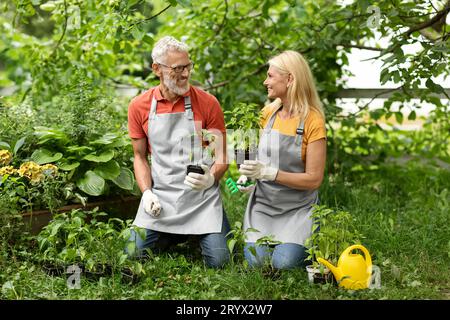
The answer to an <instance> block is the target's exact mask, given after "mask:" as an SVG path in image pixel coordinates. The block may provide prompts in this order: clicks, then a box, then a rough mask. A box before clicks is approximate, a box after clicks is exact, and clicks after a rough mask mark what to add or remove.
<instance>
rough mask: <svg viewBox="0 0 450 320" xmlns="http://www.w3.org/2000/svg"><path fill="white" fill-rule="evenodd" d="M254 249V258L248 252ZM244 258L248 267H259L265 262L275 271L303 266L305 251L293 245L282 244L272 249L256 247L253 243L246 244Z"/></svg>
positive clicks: (300, 246) (301, 247)
mask: <svg viewBox="0 0 450 320" xmlns="http://www.w3.org/2000/svg"><path fill="white" fill-rule="evenodd" d="M251 247H253V248H255V251H256V256H255V255H254V254H253V253H252V252H251V251H250V248H251ZM244 256H245V259H246V260H247V262H248V264H249V266H250V267H261V266H263V265H264V262H265V261H266V260H267V261H269V262H270V263H271V264H272V267H273V268H275V269H293V268H297V267H303V266H304V265H305V258H306V256H307V255H306V249H305V247H304V246H302V245H299V244H295V243H282V244H278V245H275V246H273V247H269V246H256V245H255V243H254V242H247V243H246V244H245V247H244Z"/></svg>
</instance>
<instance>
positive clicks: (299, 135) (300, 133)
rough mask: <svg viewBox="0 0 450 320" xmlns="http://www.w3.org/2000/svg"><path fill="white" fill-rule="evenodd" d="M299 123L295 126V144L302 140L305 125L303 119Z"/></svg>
mask: <svg viewBox="0 0 450 320" xmlns="http://www.w3.org/2000/svg"><path fill="white" fill-rule="evenodd" d="M300 121H301V122H300V125H299V127H298V128H297V130H296V131H295V133H296V134H297V135H296V137H295V144H296V145H301V144H302V142H303V132H304V129H303V128H304V127H305V122H304V121H303V120H300Z"/></svg>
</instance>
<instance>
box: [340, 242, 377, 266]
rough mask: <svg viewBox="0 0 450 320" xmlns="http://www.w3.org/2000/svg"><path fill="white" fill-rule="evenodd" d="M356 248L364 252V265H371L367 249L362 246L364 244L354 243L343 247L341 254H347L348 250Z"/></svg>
mask: <svg viewBox="0 0 450 320" xmlns="http://www.w3.org/2000/svg"><path fill="white" fill-rule="evenodd" d="M356 249H360V250H361V251H362V252H363V253H364V258H365V260H366V265H367V266H368V267H369V266H372V258H371V257H370V254H369V250H367V249H366V247H364V246H362V245H360V244H354V245H352V246H350V247H348V248H347V249H345V251H344V252H343V254H344V253H345V254H346V255H348V254H349V253H350V252H352V251H353V250H356Z"/></svg>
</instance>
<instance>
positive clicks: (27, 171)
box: [17, 161, 44, 183]
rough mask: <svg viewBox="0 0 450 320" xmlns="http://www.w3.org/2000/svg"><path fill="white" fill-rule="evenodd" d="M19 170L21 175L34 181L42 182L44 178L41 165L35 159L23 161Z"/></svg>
mask: <svg viewBox="0 0 450 320" xmlns="http://www.w3.org/2000/svg"><path fill="white" fill-rule="evenodd" d="M17 172H19V175H20V176H21V177H26V178H28V179H29V180H30V181H31V182H32V183H36V182H40V181H41V180H42V179H43V178H44V175H43V174H42V170H41V166H40V165H38V164H37V163H36V162H33V161H28V162H25V163H23V164H22V165H21V166H20V168H19V170H18V171H17Z"/></svg>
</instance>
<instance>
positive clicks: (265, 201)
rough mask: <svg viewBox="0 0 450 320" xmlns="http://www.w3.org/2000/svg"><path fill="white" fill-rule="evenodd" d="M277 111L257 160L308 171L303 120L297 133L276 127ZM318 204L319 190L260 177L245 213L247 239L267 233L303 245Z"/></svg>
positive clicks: (262, 141)
mask: <svg viewBox="0 0 450 320" xmlns="http://www.w3.org/2000/svg"><path fill="white" fill-rule="evenodd" d="M277 112H278V110H277V111H275V112H274V113H273V114H272V116H271V118H270V120H269V122H268V124H267V125H266V127H265V128H264V130H263V133H262V135H261V139H260V143H259V148H258V160H260V161H262V162H264V163H268V165H269V166H271V167H275V168H278V169H280V170H283V171H287V172H296V173H297V172H305V164H304V162H303V160H302V154H301V151H302V142H303V127H304V122H303V121H302V122H301V123H300V125H299V127H298V128H297V131H296V135H295V136H289V135H284V134H281V133H279V132H278V131H277V130H273V129H272V127H273V124H274V122H275V117H276V114H277ZM316 203H318V190H296V189H293V188H290V187H287V186H284V185H281V184H278V183H276V182H275V181H267V180H257V182H256V188H255V189H254V190H253V192H252V193H251V195H250V198H249V201H248V204H247V210H246V212H245V216H244V230H247V229H248V228H254V229H257V230H258V231H259V232H248V233H247V234H246V235H247V240H246V241H247V242H256V240H258V239H259V238H261V237H264V236H270V235H272V236H274V239H275V240H278V241H281V242H283V243H296V244H300V245H304V243H305V240H306V239H307V238H309V237H310V236H311V227H312V219H311V213H312V205H313V204H316Z"/></svg>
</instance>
